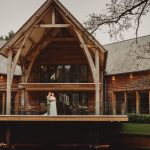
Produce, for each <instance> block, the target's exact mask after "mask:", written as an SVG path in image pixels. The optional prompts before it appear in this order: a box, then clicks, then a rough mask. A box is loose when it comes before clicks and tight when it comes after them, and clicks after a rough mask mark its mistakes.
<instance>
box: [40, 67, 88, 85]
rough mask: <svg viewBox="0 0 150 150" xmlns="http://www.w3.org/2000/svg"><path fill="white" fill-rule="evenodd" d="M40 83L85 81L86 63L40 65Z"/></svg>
mask: <svg viewBox="0 0 150 150" xmlns="http://www.w3.org/2000/svg"><path fill="white" fill-rule="evenodd" d="M40 68H41V71H40V82H42V83H84V82H87V65H41V67H40Z"/></svg>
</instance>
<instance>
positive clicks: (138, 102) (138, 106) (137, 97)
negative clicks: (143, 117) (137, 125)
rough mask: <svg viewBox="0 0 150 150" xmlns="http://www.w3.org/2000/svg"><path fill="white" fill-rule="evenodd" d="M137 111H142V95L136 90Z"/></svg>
mask: <svg viewBox="0 0 150 150" xmlns="http://www.w3.org/2000/svg"><path fill="white" fill-rule="evenodd" d="M136 113H137V114H139V113H140V96H139V92H138V91H136Z"/></svg>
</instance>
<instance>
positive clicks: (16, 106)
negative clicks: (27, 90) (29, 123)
mask: <svg viewBox="0 0 150 150" xmlns="http://www.w3.org/2000/svg"><path fill="white" fill-rule="evenodd" d="M15 114H19V92H17V93H16V95H15Z"/></svg>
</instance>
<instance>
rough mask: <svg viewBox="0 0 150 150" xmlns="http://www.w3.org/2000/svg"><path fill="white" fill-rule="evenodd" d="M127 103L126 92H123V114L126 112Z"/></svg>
mask: <svg viewBox="0 0 150 150" xmlns="http://www.w3.org/2000/svg"><path fill="white" fill-rule="evenodd" d="M127 104H128V102H127V92H124V114H126V113H128V108H127Z"/></svg>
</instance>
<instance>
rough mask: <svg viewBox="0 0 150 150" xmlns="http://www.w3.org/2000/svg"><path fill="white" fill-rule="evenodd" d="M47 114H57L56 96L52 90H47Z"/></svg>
mask: <svg viewBox="0 0 150 150" xmlns="http://www.w3.org/2000/svg"><path fill="white" fill-rule="evenodd" d="M47 107H48V108H47V114H48V115H50V116H56V115H57V108H56V97H55V94H54V93H53V92H49V93H48V96H47Z"/></svg>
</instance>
